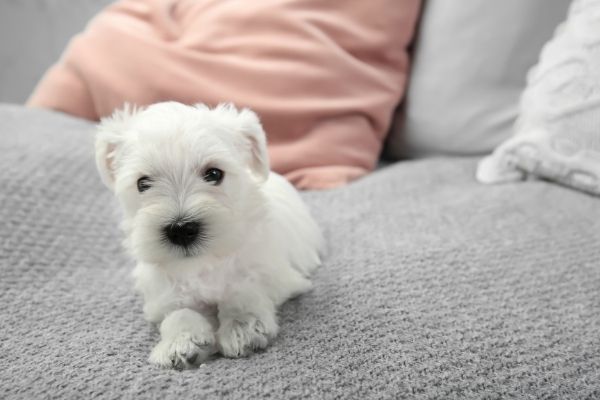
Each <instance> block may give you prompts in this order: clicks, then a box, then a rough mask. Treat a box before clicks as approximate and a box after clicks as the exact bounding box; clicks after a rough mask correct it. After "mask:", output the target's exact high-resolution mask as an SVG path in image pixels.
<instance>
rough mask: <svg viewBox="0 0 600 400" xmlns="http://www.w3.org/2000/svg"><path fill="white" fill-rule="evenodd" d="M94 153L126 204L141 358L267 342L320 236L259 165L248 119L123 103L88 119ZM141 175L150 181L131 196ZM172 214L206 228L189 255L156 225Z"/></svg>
mask: <svg viewBox="0 0 600 400" xmlns="http://www.w3.org/2000/svg"><path fill="white" fill-rule="evenodd" d="M96 161H97V165H98V169H99V171H100V175H101V177H102V179H103V181H104V182H105V183H106V185H107V186H108V187H110V188H111V189H112V190H113V191H114V192H115V194H116V195H117V197H118V199H119V200H120V202H121V204H122V206H123V209H124V212H125V218H124V221H123V229H124V231H125V233H126V240H125V244H126V247H127V248H128V249H129V250H130V251H131V253H132V254H133V256H134V257H135V258H136V259H137V260H138V264H137V266H136V268H135V270H134V277H135V281H136V289H137V290H138V291H139V292H140V293H141V294H142V295H143V298H144V303H145V305H144V314H145V317H146V318H147V319H148V320H149V321H152V322H155V323H157V324H160V332H161V341H160V343H159V344H158V345H157V346H156V347H155V348H154V350H153V351H152V354H151V356H150V361H151V362H152V363H155V364H158V365H161V366H165V367H171V366H173V367H176V368H186V367H190V366H193V365H197V364H198V363H201V362H203V361H204V360H206V359H207V358H208V357H209V356H210V355H211V354H213V353H215V352H217V351H218V352H221V353H222V354H223V355H225V356H229V357H238V356H244V355H247V354H249V353H250V352H251V351H252V350H254V349H259V348H264V347H265V346H267V344H268V342H269V340H270V339H272V338H273V337H274V336H275V335H276V334H277V330H278V325H277V317H276V311H277V308H278V307H279V306H280V305H281V304H282V303H283V302H285V301H286V300H287V299H289V298H291V297H293V296H296V295H298V294H300V293H303V292H305V291H306V290H308V289H309V288H310V287H311V283H310V281H309V279H308V277H309V275H310V273H311V272H312V271H313V270H314V269H315V268H316V267H317V266H318V265H319V264H320V256H319V254H320V250H321V248H322V244H323V240H322V237H321V234H320V231H319V229H318V227H317V225H316V223H315V222H314V220H313V219H312V217H311V216H310V214H309V212H308V210H307V208H306V207H305V205H304V204H303V203H302V200H301V199H300V196H299V195H298V193H297V192H296V190H295V189H294V188H293V187H292V186H291V185H290V184H289V183H288V182H287V181H286V180H285V179H284V178H282V177H281V176H279V175H277V174H275V173H272V172H271V173H269V162H268V155H267V150H266V138H265V134H264V132H263V130H262V127H261V125H260V122H259V120H258V118H257V116H256V115H255V114H254V113H253V112H252V111H250V110H247V109H243V110H240V111H238V110H237V109H236V108H235V107H233V106H230V105H220V106H218V107H216V108H215V109H209V108H207V107H206V106H203V105H197V106H193V107H192V106H185V105H183V104H179V103H174V102H169V103H159V104H155V105H152V106H150V107H148V108H146V109H143V110H132V109H130V108H127V107H126V108H125V109H124V110H123V111H119V112H116V113H115V114H114V115H113V116H112V117H111V118H108V119H105V120H103V121H102V122H101V124H100V125H99V128H98V135H97V142H96ZM209 167H210V168H220V169H222V170H223V171H225V178H224V180H223V182H222V183H221V184H220V185H218V186H214V185H211V184H209V183H207V182H205V181H204V180H203V179H202V176H203V171H205V170H206V169H207V168H209ZM141 176H148V177H150V178H151V179H152V187H151V188H150V189H148V190H146V191H144V192H142V193H139V192H138V190H137V180H138V179H139V178H140V177H141ZM179 215H185V216H186V217H189V218H195V219H198V220H201V221H202V223H203V224H204V225H205V227H206V236H207V239H206V240H204V241H202V242H201V243H200V244H199V245H198V246H194V247H193V249H192V250H191V254H187V255H186V254H185V252H184V251H182V250H181V249H180V248H177V247H176V246H172V245H170V244H167V243H166V242H165V240H164V237H163V236H162V233H161V232H162V227H164V226H165V224H168V223H169V221H172V220H173V218H176V217H177V216H179Z"/></svg>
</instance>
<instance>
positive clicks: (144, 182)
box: [137, 176, 152, 193]
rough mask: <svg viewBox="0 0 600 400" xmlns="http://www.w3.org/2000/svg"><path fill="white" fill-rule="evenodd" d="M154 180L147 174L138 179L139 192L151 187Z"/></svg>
mask: <svg viewBox="0 0 600 400" xmlns="http://www.w3.org/2000/svg"><path fill="white" fill-rule="evenodd" d="M151 183H152V180H151V179H150V178H148V177H147V176H142V177H141V178H140V179H138V181H137V189H138V192H140V193H142V192H145V191H146V190H148V189H150V187H151V186H152V185H151Z"/></svg>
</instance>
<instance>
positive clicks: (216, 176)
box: [202, 168, 225, 186]
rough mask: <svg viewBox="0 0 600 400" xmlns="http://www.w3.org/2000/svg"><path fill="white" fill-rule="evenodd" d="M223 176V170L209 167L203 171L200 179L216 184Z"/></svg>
mask: <svg viewBox="0 0 600 400" xmlns="http://www.w3.org/2000/svg"><path fill="white" fill-rule="evenodd" d="M224 177H225V172H223V171H221V170H220V169H219V168H209V169H207V170H206V171H205V172H204V176H203V177H202V179H204V181H206V182H209V183H212V184H213V185H215V186H216V185H218V184H220V183H221V182H222V181H223V178H224Z"/></svg>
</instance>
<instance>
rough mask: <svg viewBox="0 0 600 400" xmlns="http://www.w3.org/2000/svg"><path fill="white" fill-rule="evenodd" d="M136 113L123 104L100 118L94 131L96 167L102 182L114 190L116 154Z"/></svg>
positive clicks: (133, 109) (132, 108)
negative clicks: (119, 108)
mask: <svg viewBox="0 0 600 400" xmlns="http://www.w3.org/2000/svg"><path fill="white" fill-rule="evenodd" d="M136 113H137V110H136V109H135V108H134V107H131V106H130V105H129V104H125V107H124V108H123V109H122V110H117V111H115V112H114V113H113V114H112V115H111V116H110V117H106V118H102V120H100V124H98V127H97V131H96V167H97V168H98V172H99V173H100V178H101V179H102V182H104V184H105V185H106V186H108V188H109V189H111V190H113V191H114V188H115V173H116V169H117V156H118V154H119V151H120V148H121V146H122V145H123V142H124V138H125V135H126V132H127V130H128V129H129V126H130V124H131V120H132V119H133V117H134V116H135V114H136Z"/></svg>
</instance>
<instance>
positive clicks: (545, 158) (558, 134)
mask: <svg viewBox="0 0 600 400" xmlns="http://www.w3.org/2000/svg"><path fill="white" fill-rule="evenodd" d="M527 174H532V175H533V176H537V177H541V178H545V179H549V180H553V181H556V182H559V183H561V184H564V185H567V186H570V187H574V188H577V189H580V190H583V191H586V192H589V193H593V194H597V195H600V0H575V1H574V2H573V4H572V5H571V10H570V13H569V17H568V19H567V21H566V22H565V23H564V24H562V25H561V26H560V27H559V28H558V29H557V32H556V34H555V36H554V38H553V39H552V40H551V41H550V42H549V43H548V44H547V45H546V46H545V48H544V50H543V52H542V54H541V57H540V61H539V64H538V65H537V66H536V67H534V68H533V69H532V70H531V72H530V74H529V77H528V86H527V88H526V90H525V91H524V93H523V95H522V98H521V105H520V115H519V119H518V121H517V123H516V126H515V135H514V136H513V137H512V138H510V139H509V140H507V141H506V142H505V143H503V144H502V145H500V146H499V147H498V148H497V149H496V150H495V151H494V153H493V154H492V155H491V156H489V157H486V158H485V159H483V160H482V161H481V162H480V164H479V168H478V171H477V177H478V179H479V180H480V181H482V182H487V183H492V182H505V181H513V180H518V179H523V178H524V177H526V175H527Z"/></svg>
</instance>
